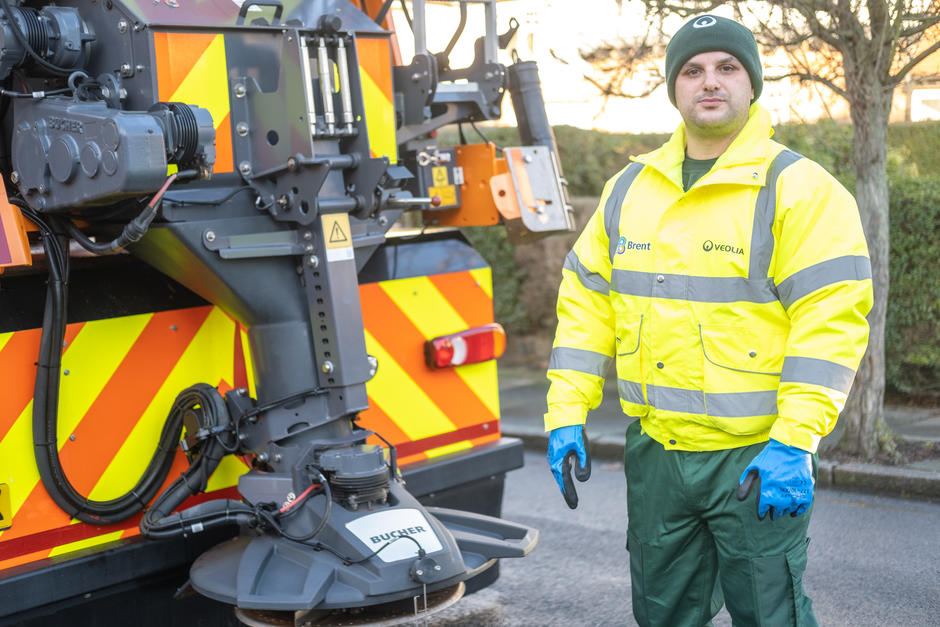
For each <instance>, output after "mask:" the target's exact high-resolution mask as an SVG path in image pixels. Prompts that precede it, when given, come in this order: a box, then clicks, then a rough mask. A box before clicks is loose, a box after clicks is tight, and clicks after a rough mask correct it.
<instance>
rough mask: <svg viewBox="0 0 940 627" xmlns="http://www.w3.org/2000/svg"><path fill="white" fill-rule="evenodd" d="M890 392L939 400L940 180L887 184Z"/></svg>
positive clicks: (918, 179)
mask: <svg viewBox="0 0 940 627" xmlns="http://www.w3.org/2000/svg"><path fill="white" fill-rule="evenodd" d="M890 193H891V258H890V262H889V266H890V271H891V287H890V291H889V297H888V315H887V320H886V323H885V364H886V367H887V375H886V376H887V383H888V387H889V389H890V390H893V391H895V392H900V393H903V394H910V395H913V396H920V397H933V398H940V271H938V269H937V264H938V262H940V206H938V202H940V201H938V199H940V177H936V176H933V177H930V178H900V177H899V178H896V179H893V180H892V181H891V189H890Z"/></svg>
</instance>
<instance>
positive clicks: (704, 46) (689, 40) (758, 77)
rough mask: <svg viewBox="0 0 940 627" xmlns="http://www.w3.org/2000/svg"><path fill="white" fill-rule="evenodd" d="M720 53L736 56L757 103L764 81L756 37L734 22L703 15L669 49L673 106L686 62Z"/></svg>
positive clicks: (668, 77) (668, 76)
mask: <svg viewBox="0 0 940 627" xmlns="http://www.w3.org/2000/svg"><path fill="white" fill-rule="evenodd" d="M716 50H720V51H722V52H727V53H729V54H733V55H734V56H735V58H736V59H737V60H738V61H740V62H741V65H743V66H744V69H745V70H746V71H747V75H748V76H749V77H750V79H751V87H752V88H753V89H754V100H757V99H758V97H760V92H761V88H762V87H763V86H764V78H763V70H762V69H761V65H760V56H759V55H758V54H757V42H756V41H754V35H753V34H751V31H749V30H748V29H747V28H745V27H744V26H742V25H740V24H738V23H737V22H735V21H734V20H729V19H727V18H724V17H719V16H717V15H700V16H698V17H696V18H695V19H694V20H692V21H690V22H686V23H685V25H684V26H683V27H682V28H680V29H679V31H678V32H677V33H676V34H675V35H674V36H673V37H672V40H671V41H670V42H669V45H668V46H666V86H667V87H668V88H669V100H670V101H671V102H672V104H673V105H675V104H676V76H678V75H679V70H680V69H682V66H683V65H685V62H686V61H688V60H689V59H691V58H692V57H694V56H695V55H697V54H701V53H703V52H714V51H716ZM752 102H753V101H752Z"/></svg>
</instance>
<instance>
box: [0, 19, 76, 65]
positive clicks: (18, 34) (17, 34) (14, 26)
mask: <svg viewBox="0 0 940 627" xmlns="http://www.w3.org/2000/svg"><path fill="white" fill-rule="evenodd" d="M0 8H2V9H3V12H4V13H5V14H6V16H7V19H8V20H9V22H10V32H12V33H13V38H14V39H16V41H17V42H18V43H19V44H20V45H21V46H23V49H24V50H26V53H27V54H28V55H29V56H30V57H32V59H33V60H34V61H35V62H36V63H38V64H39V65H41V66H42V67H44V68H46V69H47V70H49V71H50V72H52V73H53V74H55V75H58V76H68V75H69V74H71V73H72V72H74V71H76V70H80V69H81V68H77V67H74V68H64V67H59V66H58V65H55V64H52V63H49V62H48V61H46V60H45V59H43V58H42V57H41V56H39V55H38V54H36V51H35V50H33V47H32V46H31V45H30V44H29V41H28V40H27V39H26V35H24V34H23V32H22V31H21V30H20V25H19V23H17V21H16V18H15V17H13V10H12V9H11V8H10V2H9V0H0Z"/></svg>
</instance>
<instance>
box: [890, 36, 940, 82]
mask: <svg viewBox="0 0 940 627" xmlns="http://www.w3.org/2000/svg"><path fill="white" fill-rule="evenodd" d="M937 50H940V41H935V42H933V43H932V44H931V45H929V46H928V47H927V48H925V49H923V50H921V51H920V54H918V55H917V56H915V57H914V58H913V59H911V60H910V61H908V62H907V64H906V65H905V66H904V67H902V68H901V69H900V70H898V71H897V72H895V73H894V74H891V75H889V78H890V79H891V81H892V82H893V84H894V85H897V84H898V83H900V82H901V81H902V80H903V79H904V77H905V76H907V74H908V73H909V72H910V71H911V70H913V69H914V68H915V67H916V66H917V65H918V64H919V63H920V62H921V61H923V60H924V59H926V58H927V57H929V56H930V55H932V54H933V53H934V52H936V51H937Z"/></svg>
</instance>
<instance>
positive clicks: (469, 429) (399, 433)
mask: <svg viewBox="0 0 940 627" xmlns="http://www.w3.org/2000/svg"><path fill="white" fill-rule="evenodd" d="M359 295H360V299H361V303H362V317H363V322H364V324H365V330H366V349H367V350H368V351H369V354H370V355H374V356H375V357H376V358H378V361H379V368H378V371H377V372H376V375H375V377H374V378H373V379H372V381H370V382H369V383H368V384H367V385H366V390H367V391H368V393H369V409H368V410H367V411H365V412H363V413H362V414H360V420H359V424H360V425H361V426H363V427H365V428H366V429H371V430H373V431H376V432H377V433H379V434H381V435H382V437H384V438H385V439H386V440H388V441H389V442H391V443H392V444H394V445H395V446H396V448H397V449H398V455H399V458H398V459H399V463H401V464H403V465H404V464H408V463H410V462H416V461H420V460H424V459H429V458H433V457H438V456H441V455H445V454H448V453H453V452H457V451H462V450H466V449H469V448H472V447H473V446H476V445H477V444H482V443H484V442H489V441H492V440H498V439H499V437H500V436H499V389H498V384H497V380H496V362H495V361H492V360H491V361H487V362H483V363H478V364H470V365H466V366H460V367H457V368H443V369H435V368H431V367H430V366H428V365H427V363H425V357H424V343H425V341H426V340H429V339H431V338H434V337H436V336H438V335H445V334H448V333H454V332H456V331H462V330H464V329H468V328H470V327H475V326H480V325H483V324H486V323H489V322H492V321H493V300H492V288H491V278H490V269H489V268H480V269H476V270H469V271H463V272H453V273H447V274H436V275H431V276H421V277H415V278H409V279H396V280H391V281H382V282H379V283H369V284H365V285H362V286H360V288H359ZM376 443H378V441H377V442H376Z"/></svg>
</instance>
